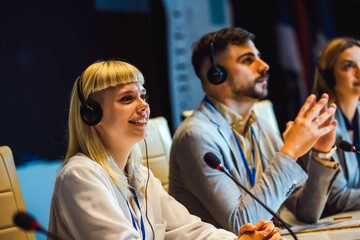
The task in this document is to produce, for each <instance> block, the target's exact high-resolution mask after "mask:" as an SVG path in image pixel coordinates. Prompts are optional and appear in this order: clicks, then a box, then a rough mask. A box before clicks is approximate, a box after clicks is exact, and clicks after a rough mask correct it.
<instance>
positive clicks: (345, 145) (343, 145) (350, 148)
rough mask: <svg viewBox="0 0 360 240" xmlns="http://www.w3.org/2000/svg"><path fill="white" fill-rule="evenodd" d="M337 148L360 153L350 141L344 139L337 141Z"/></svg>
mask: <svg viewBox="0 0 360 240" xmlns="http://www.w3.org/2000/svg"><path fill="white" fill-rule="evenodd" d="M339 148H341V149H342V150H343V151H344V152H353V153H360V151H358V150H356V148H355V147H354V146H353V145H352V144H351V143H349V142H346V141H341V142H340V143H339Z"/></svg>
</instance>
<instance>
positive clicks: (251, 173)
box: [233, 127, 256, 187]
mask: <svg viewBox="0 0 360 240" xmlns="http://www.w3.org/2000/svg"><path fill="white" fill-rule="evenodd" d="M250 132H251V144H252V148H251V155H252V158H253V169H252V171H251V170H250V166H249V163H248V162H247V160H246V158H245V154H244V152H243V150H242V148H241V145H240V142H239V140H238V139H237V137H236V135H235V132H234V130H233V134H234V138H235V140H236V144H237V145H238V148H239V151H240V153H241V158H242V160H243V163H244V165H245V168H246V172H247V174H248V176H249V181H250V184H251V187H254V185H255V176H256V168H255V149H254V137H253V135H254V132H253V129H252V127H250Z"/></svg>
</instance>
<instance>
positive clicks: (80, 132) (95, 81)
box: [63, 60, 144, 195]
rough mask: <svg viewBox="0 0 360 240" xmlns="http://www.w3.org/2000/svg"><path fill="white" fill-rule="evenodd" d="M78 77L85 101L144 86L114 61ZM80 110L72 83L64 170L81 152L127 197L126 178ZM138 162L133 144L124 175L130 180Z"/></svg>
mask: <svg viewBox="0 0 360 240" xmlns="http://www.w3.org/2000/svg"><path fill="white" fill-rule="evenodd" d="M80 77H81V83H82V84H81V85H82V86H81V90H82V93H83V96H84V99H85V100H87V99H89V100H92V101H93V99H92V97H93V94H94V93H96V92H99V91H101V90H104V89H107V88H109V87H114V86H116V85H119V84H126V83H132V82H139V83H141V84H144V77H143V75H142V74H141V72H140V71H139V70H138V69H137V68H136V67H134V66H133V65H131V64H129V63H126V62H122V61H117V60H110V61H98V62H95V63H93V64H91V65H90V66H89V67H88V68H87V69H86V70H85V71H84V72H83V73H82V75H81V76H79V77H78V79H77V81H79V78H80ZM80 107H81V101H80V100H79V96H78V92H77V82H75V83H74V86H73V89H72V94H71V102H70V110H69V120H68V121H69V129H68V131H69V136H68V137H69V143H68V149H67V153H66V156H65V160H64V163H63V166H65V165H66V164H67V163H68V162H69V159H70V158H71V157H73V156H75V155H76V154H77V153H79V152H81V153H83V154H85V155H86V156H88V157H89V158H90V159H91V160H93V161H94V162H96V163H98V164H100V165H101V167H102V168H103V169H104V170H105V171H106V172H107V173H108V174H109V176H110V178H111V179H112V180H113V181H114V183H115V184H116V186H117V187H119V189H120V190H121V191H122V192H123V193H125V194H126V195H128V194H130V193H129V191H128V181H127V177H126V176H125V174H124V173H123V172H122V171H121V170H120V168H118V166H117V165H116V163H115V161H114V159H113V157H112V156H111V155H109V153H108V151H107V150H106V148H105V146H104V145H103V143H102V141H101V140H100V137H99V135H98V133H97V132H96V130H95V128H94V127H93V126H89V125H87V124H85V123H84V122H83V121H82V119H81V116H80ZM141 160H142V155H141V151H140V148H139V146H138V144H135V145H134V146H133V148H132V150H131V152H130V155H129V159H128V161H127V163H126V169H127V171H128V172H127V174H128V176H129V179H130V180H132V178H133V173H134V170H135V166H138V165H139V164H140V162H141Z"/></svg>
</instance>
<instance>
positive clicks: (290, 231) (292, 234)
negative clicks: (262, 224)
mask: <svg viewBox="0 0 360 240" xmlns="http://www.w3.org/2000/svg"><path fill="white" fill-rule="evenodd" d="M218 170H220V171H221V172H223V173H225V174H226V175H227V176H228V177H229V178H231V179H232V180H233V181H234V182H235V183H236V184H237V185H239V186H240V187H241V188H242V189H243V190H244V191H245V192H246V193H247V194H249V195H250V196H251V197H253V198H254V199H255V200H256V201H257V202H258V203H260V204H261V206H263V207H264V208H265V209H266V210H267V211H268V212H269V213H271V214H272V215H273V216H274V218H276V219H277V220H278V221H279V222H281V223H282V224H283V226H284V227H285V228H286V230H288V231H289V233H290V234H291V236H292V237H293V238H294V239H295V240H298V238H297V237H296V235H295V233H294V232H293V231H292V230H291V229H290V227H289V225H288V224H287V223H286V222H285V221H284V220H282V219H281V218H280V217H279V216H277V215H276V213H275V212H274V211H272V210H271V209H270V208H269V207H268V206H266V205H265V204H264V203H262V202H261V201H260V200H259V199H258V198H257V197H255V196H254V194H252V193H251V192H250V191H249V190H248V189H247V188H245V187H244V186H243V185H241V184H240V183H239V182H238V181H236V180H235V179H234V178H233V177H232V176H231V175H230V174H229V173H228V172H227V171H225V169H224V168H223V167H220V168H219V169H218Z"/></svg>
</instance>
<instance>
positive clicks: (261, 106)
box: [181, 99, 280, 135]
mask: <svg viewBox="0 0 360 240" xmlns="http://www.w3.org/2000/svg"><path fill="white" fill-rule="evenodd" d="M253 109H254V112H255V113H256V115H257V116H261V117H262V118H264V119H266V120H268V122H269V123H270V125H271V126H272V128H273V130H274V132H276V133H277V134H279V135H280V130H279V126H278V123H277V120H276V116H275V113H274V108H273V104H272V102H271V101H270V100H268V99H266V100H261V101H258V102H256V103H255V104H254V108H253ZM192 113H193V110H187V111H184V112H182V114H181V119H182V120H184V119H185V118H187V117H189V116H191V114H192Z"/></svg>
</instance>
